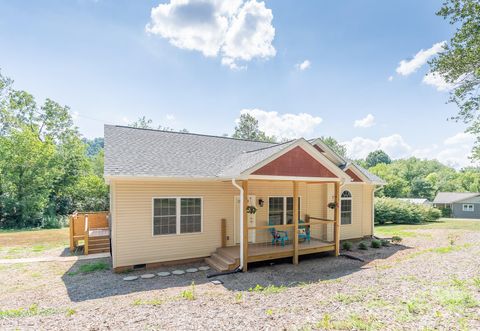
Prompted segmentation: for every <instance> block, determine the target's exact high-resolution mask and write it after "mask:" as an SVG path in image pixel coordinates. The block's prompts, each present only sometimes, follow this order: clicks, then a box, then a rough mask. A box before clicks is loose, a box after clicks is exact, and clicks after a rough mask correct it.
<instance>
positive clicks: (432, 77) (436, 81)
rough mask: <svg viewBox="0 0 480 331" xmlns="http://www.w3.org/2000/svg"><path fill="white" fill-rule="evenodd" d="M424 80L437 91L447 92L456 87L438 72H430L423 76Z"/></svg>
mask: <svg viewBox="0 0 480 331" xmlns="http://www.w3.org/2000/svg"><path fill="white" fill-rule="evenodd" d="M422 82H423V83H424V84H426V85H431V86H434V87H435V88H436V89H437V91H441V92H445V91H450V90H451V89H452V88H454V85H453V84H450V83H447V82H446V81H445V79H444V78H443V77H442V76H440V75H439V74H437V73H434V72H430V73H428V74H427V75H425V77H423V80H422Z"/></svg>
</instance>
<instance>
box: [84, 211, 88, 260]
mask: <svg viewBox="0 0 480 331" xmlns="http://www.w3.org/2000/svg"><path fill="white" fill-rule="evenodd" d="M83 240H84V243H85V244H84V246H83V254H85V255H88V214H85V237H84V238H83Z"/></svg>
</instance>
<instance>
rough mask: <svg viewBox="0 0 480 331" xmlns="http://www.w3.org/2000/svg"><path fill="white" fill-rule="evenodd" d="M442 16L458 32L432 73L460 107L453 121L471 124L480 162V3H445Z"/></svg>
mask: <svg viewBox="0 0 480 331" xmlns="http://www.w3.org/2000/svg"><path fill="white" fill-rule="evenodd" d="M437 15H438V16H441V17H443V18H444V19H446V20H448V21H449V22H450V24H452V25H454V26H455V27H456V31H455V33H454V35H453V37H452V38H451V39H450V41H449V42H448V43H447V44H446V46H445V50H444V51H443V52H441V53H439V55H438V56H437V57H436V58H434V59H433V60H432V61H431V62H430V65H431V72H432V74H434V75H438V76H439V77H441V78H443V79H444V80H445V81H446V83H448V84H450V85H451V86H452V90H451V92H450V99H449V101H450V102H453V103H455V104H457V106H458V107H459V108H460V110H459V112H458V114H457V116H454V117H453V119H455V120H457V121H460V120H461V121H463V122H465V123H467V124H469V127H468V128H467V131H468V132H471V133H472V134H474V135H476V137H477V141H476V144H475V147H474V149H473V158H475V159H480V112H479V110H480V94H479V93H478V91H479V89H480V28H479V27H480V1H479V0H444V2H443V6H442V8H441V9H440V10H439V11H438V12H437Z"/></svg>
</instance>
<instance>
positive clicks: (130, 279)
mask: <svg viewBox="0 0 480 331" xmlns="http://www.w3.org/2000/svg"><path fill="white" fill-rule="evenodd" d="M137 279H138V276H128V277H124V278H123V280H126V281H127V282H131V281H132V280H137Z"/></svg>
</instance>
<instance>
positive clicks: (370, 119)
mask: <svg viewBox="0 0 480 331" xmlns="http://www.w3.org/2000/svg"><path fill="white" fill-rule="evenodd" d="M374 125H375V116H373V115H372V114H368V115H367V116H365V117H364V118H362V119H359V120H355V122H354V123H353V126H354V127H356V128H369V127H372V126H374Z"/></svg>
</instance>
